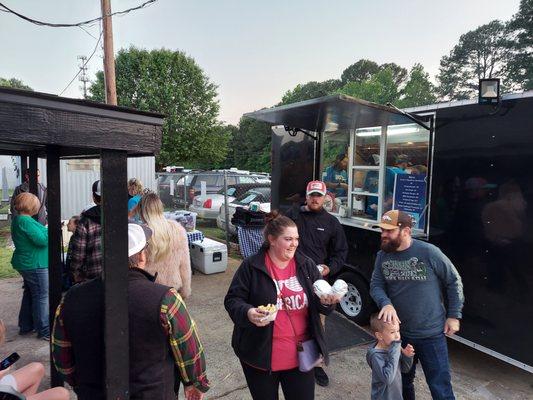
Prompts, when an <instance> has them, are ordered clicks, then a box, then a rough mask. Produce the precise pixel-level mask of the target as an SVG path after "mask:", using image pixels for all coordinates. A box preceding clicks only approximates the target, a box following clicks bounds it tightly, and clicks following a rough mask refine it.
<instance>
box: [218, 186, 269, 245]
mask: <svg viewBox="0 0 533 400" xmlns="http://www.w3.org/2000/svg"><path fill="white" fill-rule="evenodd" d="M270 196H271V195H270V187H258V188H255V189H251V190H249V191H247V192H246V193H244V194H243V195H242V196H240V197H238V198H237V199H235V200H233V201H232V202H231V203H229V204H228V215H229V221H230V222H229V225H228V226H229V233H231V234H232V235H236V234H237V229H236V227H235V226H234V225H233V224H232V223H231V218H232V217H233V214H235V210H236V209H237V207H244V208H248V207H249V205H250V203H251V202H252V201H258V202H259V204H260V205H259V209H260V210H261V211H264V212H270ZM217 226H218V227H219V228H220V229H222V230H223V231H225V230H226V212H225V210H224V204H222V206H220V210H219V214H218V217H217Z"/></svg>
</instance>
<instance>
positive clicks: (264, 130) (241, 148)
mask: <svg viewBox="0 0 533 400" xmlns="http://www.w3.org/2000/svg"><path fill="white" fill-rule="evenodd" d="M271 143H272V131H271V129H270V124H267V123H265V122H262V121H257V120H255V119H251V118H246V117H242V118H241V120H240V121H239V128H238V130H237V131H235V133H234V136H233V138H232V139H231V142H230V147H231V151H230V153H229V154H228V159H231V160H232V162H233V163H234V164H233V165H231V166H232V167H237V168H240V169H247V170H251V171H257V172H270V169H271V167H270V148H271Z"/></svg>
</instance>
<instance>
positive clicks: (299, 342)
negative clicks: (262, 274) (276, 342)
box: [267, 267, 302, 350]
mask: <svg viewBox="0 0 533 400" xmlns="http://www.w3.org/2000/svg"><path fill="white" fill-rule="evenodd" d="M267 268H268V272H270V278H271V279H272V280H273V281H274V286H276V295H277V297H276V299H281V302H282V303H283V307H284V308H285V311H286V312H287V317H288V318H289V323H290V324H291V328H292V332H293V333H294V338H295V339H296V347H297V348H298V350H300V348H301V346H302V342H301V341H300V340H298V337H297V335H296V329H294V324H293V323H292V318H291V313H290V311H289V309H288V308H287V304H286V303H285V299H284V298H283V296H282V294H281V289H280V287H279V284H278V281H277V280H276V279H275V274H274V271H273V270H272V269H271V268H270V267H267Z"/></svg>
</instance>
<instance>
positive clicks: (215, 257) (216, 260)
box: [191, 238, 228, 274]
mask: <svg viewBox="0 0 533 400" xmlns="http://www.w3.org/2000/svg"><path fill="white" fill-rule="evenodd" d="M191 261H192V266H193V268H195V269H197V270H198V271H200V272H202V273H204V274H215V273H217V272H224V271H226V268H227V266H228V249H227V248H226V245H225V244H223V243H220V242H217V241H216V240H212V239H208V238H205V239H204V240H203V241H201V242H200V241H198V242H192V243H191Z"/></svg>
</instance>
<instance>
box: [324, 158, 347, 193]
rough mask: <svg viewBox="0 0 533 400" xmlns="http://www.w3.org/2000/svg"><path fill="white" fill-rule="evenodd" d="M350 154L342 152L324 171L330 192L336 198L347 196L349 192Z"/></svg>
mask: <svg viewBox="0 0 533 400" xmlns="http://www.w3.org/2000/svg"><path fill="white" fill-rule="evenodd" d="M347 170H348V155H346V153H340V154H338V155H337V157H336V158H335V161H333V164H331V165H330V166H329V167H327V168H326V170H325V171H324V178H323V179H324V182H325V183H326V187H327V188H328V192H330V193H333V194H334V195H335V198H338V197H345V196H346V195H347V194H348V172H347Z"/></svg>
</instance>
